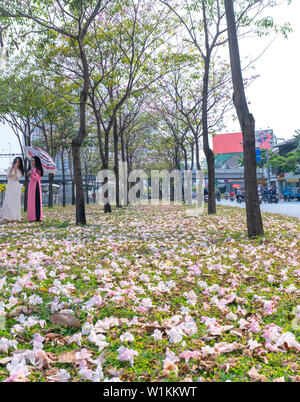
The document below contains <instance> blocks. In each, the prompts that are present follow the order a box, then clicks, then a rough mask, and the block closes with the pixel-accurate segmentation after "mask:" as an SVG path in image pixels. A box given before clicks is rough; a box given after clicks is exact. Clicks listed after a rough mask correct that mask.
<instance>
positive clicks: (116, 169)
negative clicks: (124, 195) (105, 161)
mask: <svg viewBox="0 0 300 402" xmlns="http://www.w3.org/2000/svg"><path fill="white" fill-rule="evenodd" d="M113 133H114V173H115V180H116V182H115V186H116V207H117V208H121V205H120V185H119V155H118V143H119V138H118V125H117V119H115V120H114V125H113Z"/></svg>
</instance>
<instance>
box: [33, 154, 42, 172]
mask: <svg viewBox="0 0 300 402" xmlns="http://www.w3.org/2000/svg"><path fill="white" fill-rule="evenodd" d="M33 159H34V160H35V167H36V169H37V170H38V171H39V172H40V174H41V176H43V175H44V171H43V166H42V164H41V160H40V158H39V157H38V156H36V155H35V156H34V157H33Z"/></svg>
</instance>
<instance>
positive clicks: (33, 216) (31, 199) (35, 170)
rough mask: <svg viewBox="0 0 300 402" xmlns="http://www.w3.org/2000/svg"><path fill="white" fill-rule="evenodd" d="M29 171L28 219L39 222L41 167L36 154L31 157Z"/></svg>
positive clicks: (41, 213) (41, 218)
mask: <svg viewBox="0 0 300 402" xmlns="http://www.w3.org/2000/svg"><path fill="white" fill-rule="evenodd" d="M31 167H32V169H31V171H30V172H28V173H27V174H28V176H29V177H30V182H29V186H28V211H27V216H28V221H29V222H33V221H37V222H40V221H42V220H43V211H42V188H41V178H42V176H43V167H42V164H41V160H40V158H39V157H38V156H33V157H32V158H31Z"/></svg>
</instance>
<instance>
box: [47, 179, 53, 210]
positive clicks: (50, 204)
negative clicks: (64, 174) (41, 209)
mask: <svg viewBox="0 0 300 402" xmlns="http://www.w3.org/2000/svg"><path fill="white" fill-rule="evenodd" d="M53 180H54V174H53V173H49V184H48V207H49V208H52V207H53V186H52V184H53Z"/></svg>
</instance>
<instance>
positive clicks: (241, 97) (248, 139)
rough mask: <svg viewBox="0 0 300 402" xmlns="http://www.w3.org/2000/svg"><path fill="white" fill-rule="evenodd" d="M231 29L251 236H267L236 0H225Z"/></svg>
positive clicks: (232, 69)
mask: <svg viewBox="0 0 300 402" xmlns="http://www.w3.org/2000/svg"><path fill="white" fill-rule="evenodd" d="M225 10H226V19H227V27H228V43H229V54H230V64H231V73H232V82H233V91H234V93H233V103H234V106H235V108H236V112H237V115H238V119H239V122H240V126H241V129H242V133H243V143H244V177H245V193H246V215H247V228H248V237H255V236H263V234H264V228H263V222H262V218H261V213H260V206H259V198H258V191H257V176H256V154H255V120H254V117H253V115H252V114H251V113H250V112H249V109H248V104H247V100H246V95H245V91H244V83H243V78H242V69H241V61H240V53H239V45H238V39H237V30H236V22H235V14H234V8H233V2H232V0H225Z"/></svg>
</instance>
